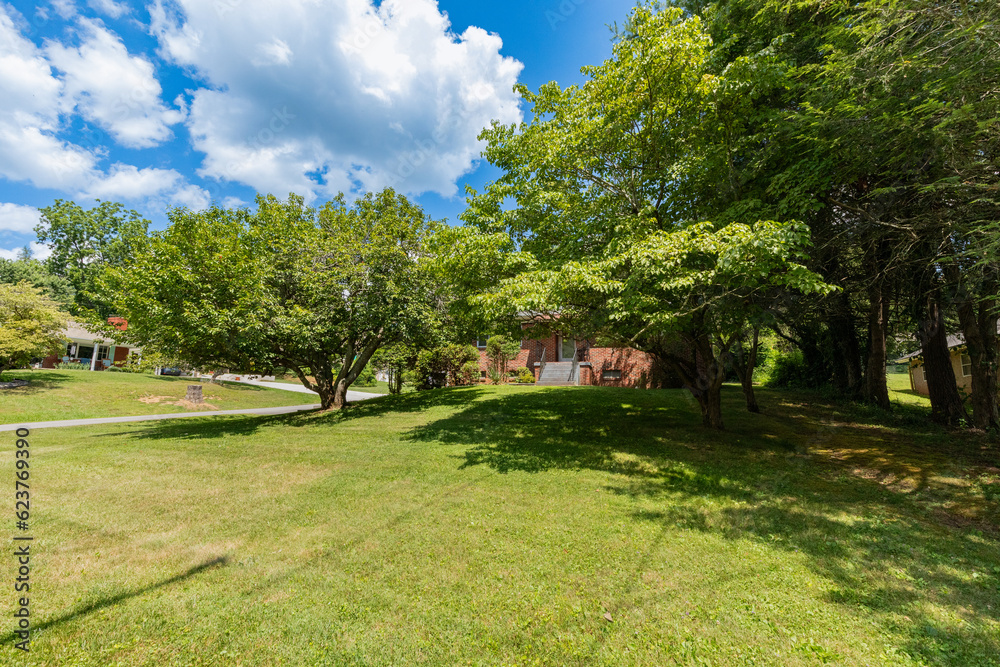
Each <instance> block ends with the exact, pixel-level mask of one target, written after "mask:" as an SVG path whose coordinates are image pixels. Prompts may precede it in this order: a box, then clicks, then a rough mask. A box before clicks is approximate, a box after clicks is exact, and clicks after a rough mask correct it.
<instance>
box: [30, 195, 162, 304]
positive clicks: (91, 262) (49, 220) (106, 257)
mask: <svg viewBox="0 0 1000 667" xmlns="http://www.w3.org/2000/svg"><path fill="white" fill-rule="evenodd" d="M40 210H41V212H42V219H41V222H40V223H39V225H38V226H37V227H35V233H36V234H37V235H38V241H39V243H45V244H47V245H48V247H49V248H50V249H51V250H52V254H51V255H50V256H49V258H48V259H47V260H45V264H46V266H47V267H48V269H49V271H50V272H51V273H52V274H53V275H55V276H58V277H60V278H63V279H65V280H67V281H68V282H69V284H70V285H71V286H72V287H73V290H74V291H75V304H74V307H73V309H72V312H73V313H74V314H76V315H84V314H86V313H87V312H93V313H94V314H95V315H96V317H95V319H99V320H104V319H106V318H107V317H108V316H110V315H113V314H115V313H114V311H113V309H112V308H111V306H110V305H109V304H108V303H107V302H105V301H102V300H101V298H100V297H99V296H97V294H96V292H97V283H96V281H97V278H98V276H100V275H101V273H102V271H104V269H105V268H106V267H118V266H122V265H124V264H126V263H128V262H129V261H131V258H132V255H133V253H134V252H135V251H136V249H137V248H138V247H139V246H140V245H142V243H143V241H144V240H145V238H146V234H147V230H148V228H149V221H148V220H145V219H144V218H143V217H142V216H141V215H139V213H137V212H136V211H130V210H126V209H125V207H124V206H123V205H122V204H119V203H116V202H107V201H104V202H102V201H100V200H98V204H97V206H95V207H94V208H91V209H84V208H83V207H81V206H79V205H78V204H76V203H74V202H72V201H64V200H62V199H57V200H56V201H55V203H54V204H52V205H51V206H47V207H45V208H42V209H40Z"/></svg>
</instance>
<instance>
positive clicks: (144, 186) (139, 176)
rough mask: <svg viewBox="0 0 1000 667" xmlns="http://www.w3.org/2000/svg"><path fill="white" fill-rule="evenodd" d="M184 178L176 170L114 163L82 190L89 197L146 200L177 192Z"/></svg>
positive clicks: (83, 194) (84, 195)
mask: <svg viewBox="0 0 1000 667" xmlns="http://www.w3.org/2000/svg"><path fill="white" fill-rule="evenodd" d="M183 180H184V177H183V176H181V175H180V174H179V173H178V172H176V171H174V170H173V169H154V168H148V169H139V168H137V167H135V166H133V165H130V164H121V163H118V164H115V165H114V166H112V167H111V170H110V171H109V172H108V174H107V175H106V176H103V177H101V178H99V179H97V180H95V182H93V183H91V184H90V186H89V187H88V188H87V189H86V190H85V191H84V192H82V193H81V195H82V196H83V197H85V198H88V199H129V200H136V199H144V198H146V197H154V196H157V195H161V194H163V193H165V192H170V191H174V190H176V189H177V188H178V186H179V185H180V184H181V183H182V182H183Z"/></svg>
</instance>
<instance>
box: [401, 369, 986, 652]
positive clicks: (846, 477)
mask: <svg viewBox="0 0 1000 667" xmlns="http://www.w3.org/2000/svg"><path fill="white" fill-rule="evenodd" d="M765 396H766V399H767V400H766V404H767V405H768V408H767V412H766V413H765V414H764V415H751V414H749V413H746V412H744V411H742V410H741V406H740V400H741V397H740V395H739V394H738V392H737V391H727V392H726V393H725V400H726V418H727V425H728V427H729V430H728V431H727V432H724V433H717V432H711V431H707V430H705V429H703V428H702V427H701V425H700V418H699V414H698V412H697V409H696V407H694V406H693V405H691V403H690V401H688V400H687V398H686V395H685V394H683V393H681V392H668V391H658V392H628V391H622V390H619V389H610V390H600V389H594V388H581V389H557V390H549V391H537V390H536V391H533V392H524V393H515V394H507V395H495V396H493V397H490V398H487V399H485V400H478V401H474V402H472V403H470V404H469V405H467V406H466V407H465V408H464V409H463V410H460V411H458V412H456V413H454V414H452V415H450V416H448V417H445V418H443V419H439V420H436V421H433V422H430V423H428V424H426V425H424V426H421V427H419V428H416V429H413V430H412V431H411V432H410V433H409V434H408V437H409V438H410V439H411V440H412V441H416V442H426V443H439V444H443V445H446V446H454V447H463V448H464V450H463V451H462V452H461V453H459V454H456V457H457V458H458V459H459V460H460V468H472V467H478V466H487V467H489V468H492V469H493V470H495V471H497V472H500V473H510V472H515V471H520V472H527V473H541V472H544V471H547V470H554V469H559V470H594V471H601V472H605V473H608V474H609V475H610V476H609V477H608V481H607V485H606V488H607V489H608V490H609V491H611V492H613V493H616V494H619V495H622V496H626V497H631V498H633V499H634V500H635V502H636V504H641V509H639V508H637V509H636V510H635V512H634V513H633V515H632V516H631V519H632V520H634V521H643V522H653V523H656V524H658V525H660V526H662V527H663V529H664V530H669V531H675V530H696V531H702V532H706V533H712V534H717V535H720V536H722V537H723V538H724V539H727V540H734V541H736V540H752V541H756V542H760V543H766V544H767V545H769V546H770V547H771V548H773V549H777V550H781V551H784V552H787V553H788V555H789V558H796V559H798V558H801V556H802V555H804V556H806V560H805V565H806V566H807V567H809V568H810V569H812V570H813V571H814V572H816V573H817V574H818V575H820V576H822V577H824V578H826V579H827V580H828V581H830V582H831V584H832V586H831V590H830V592H828V593H826V594H825V599H826V601H828V602H830V603H833V604H838V605H844V606H845V607H846V608H849V609H855V610H857V611H858V612H860V613H862V614H863V615H865V616H874V617H875V618H876V619H877V620H878V622H879V623H881V624H882V625H883V626H884V627H885V628H886V631H887V632H889V633H890V634H892V635H895V636H896V637H900V636H902V637H903V638H904V639H903V643H904V645H903V646H900V647H898V648H901V649H902V650H905V651H906V652H907V653H908V654H910V655H911V656H914V657H918V658H919V659H921V660H922V661H925V662H927V663H931V664H942V665H955V666H958V665H963V666H964V665H970V664H976V665H988V664H1000V663H998V662H996V660H997V658H996V656H997V655H998V654H1000V633H997V624H998V622H1000V602H998V599H1000V598H998V595H997V594H998V592H1000V539H998V535H1000V533H998V532H997V531H996V528H997V524H998V521H1000V511H998V510H1000V508H998V507H997V506H996V503H995V502H991V501H990V500H989V499H988V498H987V499H985V500H984V499H983V498H980V497H977V496H976V495H975V493H974V491H973V490H972V489H971V488H964V487H960V486H955V485H952V486H951V487H950V488H947V489H941V488H933V489H932V488H931V487H933V486H934V480H935V479H937V478H938V477H942V476H944V477H947V476H949V475H953V474H954V468H955V465H956V461H961V462H964V463H965V464H967V465H969V466H970V467H972V468H974V467H975V466H978V465H986V466H989V465H991V464H992V462H994V461H995V457H993V456H992V454H990V452H988V451H984V450H983V449H982V447H981V441H979V440H977V439H975V438H972V439H966V438H958V437H951V438H949V440H948V441H947V442H942V439H941V434H942V432H941V430H940V429H938V428H937V427H935V426H933V425H927V424H921V425H913V426H910V427H909V428H907V429H906V430H902V431H901V430H900V428H899V427H898V426H896V427H885V426H883V425H881V424H879V423H878V422H879V416H878V415H870V416H869V417H870V418H869V417H865V416H863V415H862V416H861V417H860V418H859V417H856V416H852V415H851V414H848V413H850V412H851V411H850V410H846V411H845V409H844V407H843V406H838V405H837V404H836V403H834V402H824V401H822V400H819V397H817V396H813V395H811V394H796V393H792V392H765ZM838 411H839V412H838ZM854 419H858V421H854ZM935 442H936V443H937V449H936V450H935V449H932V447H933V444H932V443H935ZM946 486H947V485H946ZM945 493H947V494H948V496H947V501H948V503H947V504H942V502H941V501H942V500H943V499H945V496H944V495H943V494H945ZM706 500H707V501H710V502H706ZM973 504H974V505H976V507H977V508H978V520H979V523H977V524H975V525H973V524H969V523H963V522H961V521H959V520H958V517H959V516H960V514H961V512H962V511H963V510H964V509H967V508H968V506H970V505H973ZM991 517H992V518H991Z"/></svg>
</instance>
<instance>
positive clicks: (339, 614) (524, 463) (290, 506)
mask: <svg viewBox="0 0 1000 667" xmlns="http://www.w3.org/2000/svg"><path fill="white" fill-rule="evenodd" d="M724 395H725V400H726V408H727V413H726V415H727V423H728V426H729V429H730V430H729V431H728V432H726V433H724V434H715V433H709V432H707V431H705V430H703V429H702V428H701V427H700V425H699V423H700V416H699V414H698V410H697V408H696V406H695V405H694V404H693V399H690V397H689V396H688V395H687V394H685V393H684V392H681V391H648V392H647V391H636V390H622V389H608V388H596V387H580V388H550V389H544V388H520V387H500V388H495V387H473V388H465V389H454V390H439V391H436V392H429V393H420V394H407V395H403V396H393V397H388V398H385V399H381V400H379V401H376V402H374V403H366V404H360V405H358V406H355V407H353V408H351V409H350V410H348V411H347V412H345V413H341V414H325V415H324V414H317V413H311V414H299V415H293V416H282V417H264V418H256V417H255V418H244V417H232V418H229V417H223V418H212V419H208V418H206V419H195V420H191V421H184V422H160V423H151V424H143V425H141V426H140V425H116V426H114V427H101V428H98V427H90V428H86V429H64V430H57V429H49V430H39V431H36V432H34V433H33V434H32V436H31V437H32V440H31V441H32V449H31V461H32V484H33V493H34V495H33V497H32V511H33V521H34V523H33V526H32V534H33V535H34V536H35V540H36V541H35V542H34V543H33V546H32V549H33V550H37V553H38V554H39V556H38V558H37V561H36V562H35V569H34V570H33V571H32V605H34V606H33V610H34V613H35V614H36V616H35V617H34V621H35V623H36V627H38V628H41V631H40V632H39V633H38V634H36V635H35V639H34V643H33V645H32V652H31V653H30V654H29V655H26V656H23V658H20V660H21V661H22V662H24V664H34V665H57V664H72V665H107V664H129V665H187V664H213V665H214V664H219V665H229V664H232V665H236V664H239V665H277V664H291V665H300V664H308V665H313V664H323V665H326V664H420V663H423V664H449V665H450V664H459V663H462V664H483V665H494V664H557V665H566V664H569V665H594V664H598V665H671V664H680V665H691V664H712V665H751V664H755V665H819V664H846V665H875V664H877V665H954V666H956V667H957V666H963V667H965V666H969V665H1000V657H998V656H1000V548H998V547H1000V533H998V525H997V522H998V515H1000V504H998V503H1000V467H998V455H997V448H996V446H995V445H991V444H990V443H989V442H988V441H986V440H984V439H982V438H976V437H972V436H969V437H966V436H957V435H954V434H950V433H947V432H944V431H941V430H938V429H936V428H934V427H930V426H927V425H926V424H924V423H923V422H920V421H919V420H916V419H915V418H914V416H913V415H910V414H901V415H898V416H895V417H892V418H889V419H888V420H887V424H884V425H879V424H878V423H876V421H875V420H874V419H872V418H869V417H868V416H866V415H865V414H863V413H860V412H857V411H854V412H851V413H850V414H848V413H846V412H845V411H844V409H843V408H840V407H838V406H837V405H835V404H833V403H831V402H829V401H827V400H826V399H825V398H824V397H823V396H822V395H821V394H818V393H810V392H797V393H793V392H777V391H768V390H761V392H760V399H761V403H762V406H763V407H764V409H765V411H766V412H765V414H763V415H750V414H747V413H745V412H741V411H740V407H741V403H742V397H741V395H740V393H739V391H738V389H735V388H731V387H727V388H726V389H725V394H724ZM880 418H881V417H880ZM0 448H2V454H0V456H2V457H3V458H4V459H5V460H8V461H9V460H11V459H10V457H11V451H12V449H13V440H12V439H8V441H6V442H2V444H0ZM112 510H113V511H112ZM42 554H44V556H42ZM12 598H13V596H12V595H7V596H0V615H2V616H3V617H4V618H7V619H10V618H11V614H12V613H13V609H12V602H13V599H12ZM0 639H2V640H3V641H4V642H5V643H7V644H8V645H9V643H10V637H9V635H8V636H3V637H0ZM5 650H6V649H5Z"/></svg>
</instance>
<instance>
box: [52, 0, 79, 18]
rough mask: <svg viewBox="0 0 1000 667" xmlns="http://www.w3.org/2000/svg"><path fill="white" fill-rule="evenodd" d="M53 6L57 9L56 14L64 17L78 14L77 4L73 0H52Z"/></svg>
mask: <svg viewBox="0 0 1000 667" xmlns="http://www.w3.org/2000/svg"><path fill="white" fill-rule="evenodd" d="M52 8H53V9H54V10H56V14H58V15H59V16H61V17H63V18H64V19H71V18H73V17H74V16H76V5H75V4H74V3H73V0H52Z"/></svg>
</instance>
